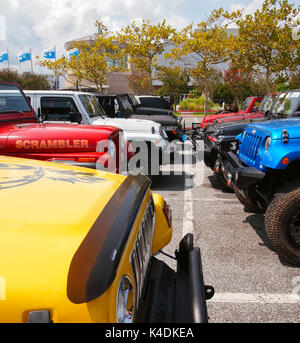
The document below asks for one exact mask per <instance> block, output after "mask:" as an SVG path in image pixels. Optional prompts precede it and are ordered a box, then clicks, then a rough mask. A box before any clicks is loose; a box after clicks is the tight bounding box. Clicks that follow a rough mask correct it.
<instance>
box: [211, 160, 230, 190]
mask: <svg viewBox="0 0 300 343" xmlns="http://www.w3.org/2000/svg"><path fill="white" fill-rule="evenodd" d="M216 164H217V162H216V163H215V165H214V169H213V170H214V177H215V178H216V180H217V181H218V183H219V185H220V187H221V190H222V191H223V192H227V193H233V192H234V191H233V188H232V187H230V186H228V185H227V180H226V179H225V177H224V174H223V172H222V170H221V168H219V171H218V173H217V172H216V167H217V166H216Z"/></svg>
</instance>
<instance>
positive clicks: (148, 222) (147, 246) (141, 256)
mask: <svg viewBox="0 0 300 343" xmlns="http://www.w3.org/2000/svg"><path fill="white" fill-rule="evenodd" d="M154 226H155V207H154V202H153V199H152V196H151V199H150V202H149V203H148V206H147V208H146V211H145V213H144V216H143V220H142V222H141V225H140V228H139V232H138V236H137V239H136V241H135V244H134V248H133V251H132V253H131V256H130V262H131V266H132V269H133V273H134V278H135V284H136V309H138V305H139V301H140V299H141V297H142V292H143V286H144V284H145V279H146V276H147V272H148V266H149V261H150V258H151V255H152V238H153V231H154Z"/></svg>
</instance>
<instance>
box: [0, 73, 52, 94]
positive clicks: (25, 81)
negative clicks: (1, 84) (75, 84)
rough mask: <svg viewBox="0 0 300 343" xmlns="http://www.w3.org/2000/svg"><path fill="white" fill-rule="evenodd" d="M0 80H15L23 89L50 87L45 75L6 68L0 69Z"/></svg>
mask: <svg viewBox="0 0 300 343" xmlns="http://www.w3.org/2000/svg"><path fill="white" fill-rule="evenodd" d="M0 80H2V81H10V82H17V83H18V84H19V85H20V86H21V87H22V88H23V89H27V90H29V89H30V90H31V89H32V90H36V89H45V90H47V89H51V85H50V83H49V81H48V79H47V77H46V75H41V74H36V73H31V72H25V73H22V74H19V72H18V71H16V70H13V69H10V68H6V69H3V70H1V71H0Z"/></svg>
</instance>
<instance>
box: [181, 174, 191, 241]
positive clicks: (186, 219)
mask: <svg viewBox="0 0 300 343" xmlns="http://www.w3.org/2000/svg"><path fill="white" fill-rule="evenodd" d="M190 182H193V179H192V178H191V177H189V176H188V175H186V176H185V190H184V207H183V228H182V237H184V236H185V235H186V234H187V233H191V234H194V210H193V198H192V187H190Z"/></svg>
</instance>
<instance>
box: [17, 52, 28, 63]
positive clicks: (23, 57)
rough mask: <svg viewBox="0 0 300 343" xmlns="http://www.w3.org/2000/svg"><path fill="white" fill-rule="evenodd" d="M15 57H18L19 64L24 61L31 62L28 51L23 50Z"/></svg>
mask: <svg viewBox="0 0 300 343" xmlns="http://www.w3.org/2000/svg"><path fill="white" fill-rule="evenodd" d="M17 56H18V59H19V62H20V63H22V62H26V61H31V53H30V51H26V50H23V51H21V52H19V53H18V55H17Z"/></svg>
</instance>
